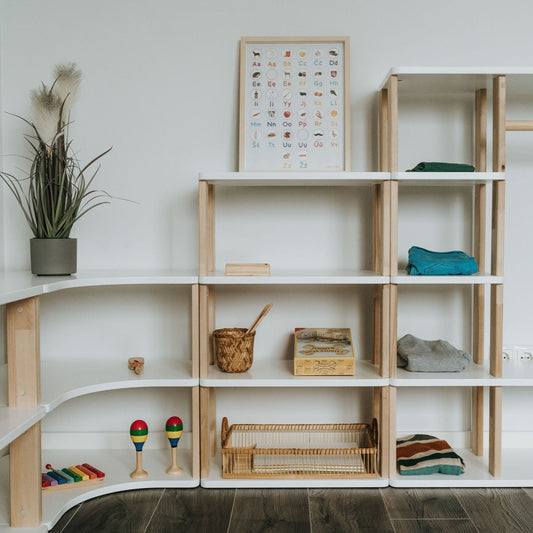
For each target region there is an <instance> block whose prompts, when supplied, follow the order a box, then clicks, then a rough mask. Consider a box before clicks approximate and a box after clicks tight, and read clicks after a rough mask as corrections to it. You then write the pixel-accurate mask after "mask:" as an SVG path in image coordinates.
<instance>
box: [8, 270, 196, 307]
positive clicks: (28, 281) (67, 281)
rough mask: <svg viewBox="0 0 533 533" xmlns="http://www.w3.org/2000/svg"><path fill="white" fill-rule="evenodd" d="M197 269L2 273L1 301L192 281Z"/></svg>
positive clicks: (187, 283) (184, 283) (183, 283)
mask: <svg viewBox="0 0 533 533" xmlns="http://www.w3.org/2000/svg"><path fill="white" fill-rule="evenodd" d="M194 283H198V276H197V274H196V273H195V272H192V271H191V272H179V271H172V270H88V271H85V272H83V271H82V272H78V273H77V274H73V275H72V276H34V275H33V274H32V273H31V272H26V271H25V272H1V273H0V305H3V304H6V303H9V302H15V301H17V300H22V299H24V298H30V297H32V296H40V295H42V294H47V293H50V292H56V291H61V290H65V289H75V288H81V287H102V286H111V285H191V284H194Z"/></svg>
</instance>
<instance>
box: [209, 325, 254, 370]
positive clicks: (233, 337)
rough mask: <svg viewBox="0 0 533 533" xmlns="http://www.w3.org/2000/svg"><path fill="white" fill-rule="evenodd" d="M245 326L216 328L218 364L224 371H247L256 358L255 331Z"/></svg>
mask: <svg viewBox="0 0 533 533" xmlns="http://www.w3.org/2000/svg"><path fill="white" fill-rule="evenodd" d="M246 331H247V330H246V329H245V328H224V329H215V331H213V338H214V339H215V354H216V358H217V365H218V368H220V370H222V371H224V372H232V373H236V372H246V371H247V370H248V369H249V368H250V367H251V366H252V362H253V360H254V337H255V331H253V332H252V333H248V334H246V335H245V333H246Z"/></svg>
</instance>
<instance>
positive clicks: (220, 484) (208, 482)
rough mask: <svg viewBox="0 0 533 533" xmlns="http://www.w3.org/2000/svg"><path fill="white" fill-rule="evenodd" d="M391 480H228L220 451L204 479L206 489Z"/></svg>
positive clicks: (365, 483)
mask: <svg viewBox="0 0 533 533" xmlns="http://www.w3.org/2000/svg"><path fill="white" fill-rule="evenodd" d="M388 484H389V480H388V479H386V478H381V477H377V478H375V479H346V478H339V479H226V478H223V477H222V459H221V453H220V451H217V454H216V455H215V457H212V458H211V459H210V461H209V476H208V477H207V478H202V481H201V485H202V487H204V488H213V489H214V488H216V489H218V488H238V489H241V488H242V489H245V488H246V489H252V488H277V487H279V488H307V487H308V488H315V487H367V488H372V487H387V486H388Z"/></svg>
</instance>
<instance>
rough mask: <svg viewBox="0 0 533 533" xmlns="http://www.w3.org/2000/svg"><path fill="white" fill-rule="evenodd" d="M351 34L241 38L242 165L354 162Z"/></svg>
mask: <svg viewBox="0 0 533 533" xmlns="http://www.w3.org/2000/svg"><path fill="white" fill-rule="evenodd" d="M349 45H350V38H349V37H242V38H241V59H240V109H239V171H240V172H242V171H332V172H341V171H348V170H349V169H350V49H349Z"/></svg>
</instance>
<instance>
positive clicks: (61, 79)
mask: <svg viewBox="0 0 533 533" xmlns="http://www.w3.org/2000/svg"><path fill="white" fill-rule="evenodd" d="M54 78H55V82H54V84H53V86H52V87H53V91H54V93H55V94H56V95H57V96H58V97H59V100H60V101H61V102H62V103H63V112H62V114H61V121H62V122H63V124H64V123H65V122H67V120H68V115H69V113H70V110H71V109H72V106H73V104H74V102H75V101H76V99H77V97H78V90H79V88H80V84H81V79H82V74H81V70H79V69H78V67H77V65H76V63H62V64H59V65H56V68H55V70H54Z"/></svg>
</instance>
